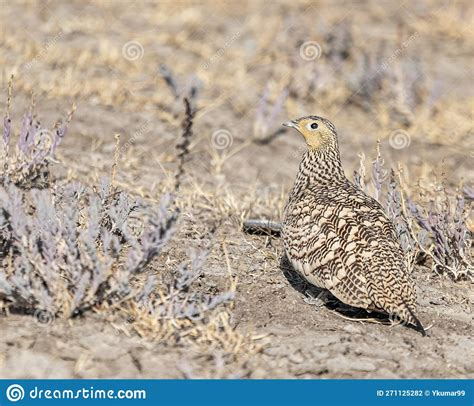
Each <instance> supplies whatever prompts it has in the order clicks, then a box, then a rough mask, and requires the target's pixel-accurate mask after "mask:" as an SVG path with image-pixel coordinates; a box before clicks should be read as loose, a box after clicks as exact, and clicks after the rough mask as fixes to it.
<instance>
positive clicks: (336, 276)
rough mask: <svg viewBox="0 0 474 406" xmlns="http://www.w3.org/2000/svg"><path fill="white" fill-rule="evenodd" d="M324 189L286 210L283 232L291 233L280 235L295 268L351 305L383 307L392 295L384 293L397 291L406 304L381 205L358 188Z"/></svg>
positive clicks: (397, 253)
mask: <svg viewBox="0 0 474 406" xmlns="http://www.w3.org/2000/svg"><path fill="white" fill-rule="evenodd" d="M328 193H330V191H329V192H328V191H323V190H321V191H318V193H315V194H314V195H312V196H309V197H308V198H306V199H304V198H303V199H300V200H299V201H297V202H296V203H294V204H293V205H290V206H289V207H288V209H287V214H286V219H285V224H284V229H283V234H284V236H285V235H288V236H291V238H284V239H285V245H287V246H285V248H286V250H287V255H288V257H289V258H290V260H291V261H292V263H293V265H294V266H295V268H296V269H297V270H298V271H299V272H300V273H302V274H303V275H304V276H305V278H306V279H307V280H308V281H309V282H311V283H314V284H315V285H317V286H320V287H323V288H326V289H328V290H329V291H330V292H331V293H333V294H334V295H335V296H336V297H337V298H338V299H340V300H341V301H343V302H344V303H347V304H349V305H352V306H356V307H361V308H369V307H370V308H372V307H375V308H380V309H384V310H389V309H388V308H387V307H389V306H388V304H387V303H388V302H390V301H391V300H395V298H392V297H387V295H389V296H392V295H398V294H400V295H403V296H405V297H406V298H407V300H408V301H409V302H410V303H411V302H412V300H414V295H413V292H409V289H408V291H406V292H402V291H401V290H403V289H401V286H399V285H400V284H399V283H398V280H399V281H400V282H401V284H402V285H405V286H408V287H409V286H410V283H409V281H408V280H407V275H406V270H405V267H404V264H403V254H402V252H401V249H400V245H399V243H398V241H397V238H396V233H395V230H394V227H393V225H392V223H391V222H390V220H389V219H388V218H387V216H386V215H385V213H384V211H383V209H382V207H381V206H380V205H379V204H378V203H377V202H376V201H375V200H373V199H371V198H369V197H368V196H366V195H365V194H363V193H362V192H361V193H360V194H359V193H357V191H354V190H350V191H349V190H348V191H346V192H341V191H338V195H337V196H335V195H332V196H331V195H330V196H328ZM287 241H288V242H287ZM405 282H406V283H405ZM404 289H405V288H404ZM387 292H393V294H392V293H387ZM399 300H400V299H399V298H396V301H399Z"/></svg>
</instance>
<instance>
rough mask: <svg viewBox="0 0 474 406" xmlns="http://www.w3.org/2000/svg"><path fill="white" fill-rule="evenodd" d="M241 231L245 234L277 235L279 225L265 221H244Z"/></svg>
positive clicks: (279, 228)
mask: <svg viewBox="0 0 474 406" xmlns="http://www.w3.org/2000/svg"><path fill="white" fill-rule="evenodd" d="M243 229H244V231H245V232H247V233H254V234H275V235H279V234H280V233H281V223H278V222H276V221H271V220H265V219H262V220H260V219H248V220H245V221H244V226H243Z"/></svg>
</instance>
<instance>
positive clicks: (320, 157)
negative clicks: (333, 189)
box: [295, 147, 347, 188]
mask: <svg viewBox="0 0 474 406" xmlns="http://www.w3.org/2000/svg"><path fill="white" fill-rule="evenodd" d="M346 181H347V178H346V176H345V175H344V170H343V169H342V164H341V158H340V156H339V150H338V149H337V147H336V148H331V147H323V148H320V149H317V150H316V149H312V148H309V149H308V150H307V151H306V152H305V153H304V155H303V159H302V160H301V163H300V168H299V171H298V176H297V177H296V184H295V186H297V187H300V188H306V187H309V186H324V185H334V184H338V183H345V182H346Z"/></svg>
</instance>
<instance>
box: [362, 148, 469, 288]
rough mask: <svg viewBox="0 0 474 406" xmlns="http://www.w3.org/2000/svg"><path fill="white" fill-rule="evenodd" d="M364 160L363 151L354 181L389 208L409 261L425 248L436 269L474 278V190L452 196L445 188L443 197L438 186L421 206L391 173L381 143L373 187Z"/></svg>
mask: <svg viewBox="0 0 474 406" xmlns="http://www.w3.org/2000/svg"><path fill="white" fill-rule="evenodd" d="M364 160H365V157H364V156H363V155H361V159H360V167H359V169H358V170H357V171H355V172H354V182H355V184H356V185H357V186H358V187H360V188H361V189H362V190H364V191H365V192H367V193H369V194H370V195H372V197H374V198H375V199H376V200H378V201H379V202H380V203H381V204H382V206H383V207H384V208H385V210H386V212H387V214H388V216H389V218H390V219H391V220H392V222H393V224H394V225H395V229H396V232H397V236H398V239H399V241H400V244H401V246H402V249H403V251H404V253H405V256H406V259H407V263H408V265H409V266H413V264H414V262H415V261H416V260H417V259H418V254H419V253H420V252H421V253H423V254H425V256H426V257H428V258H430V259H431V260H432V264H433V269H434V270H436V271H441V272H446V273H448V274H449V275H450V276H451V277H453V278H454V279H460V278H464V277H467V278H470V279H473V278H474V269H473V263H472V254H471V246H472V235H471V233H470V232H469V230H468V227H467V221H468V216H469V213H470V210H471V205H472V199H470V196H472V191H471V190H470V189H469V188H468V187H465V188H464V190H463V194H464V195H463V194H457V195H455V196H450V195H449V194H448V192H447V191H446V190H445V189H444V188H441V189H440V190H439V191H441V192H442V194H441V197H440V194H439V193H438V192H439V191H438V190H431V191H426V192H427V193H426V194H427V195H428V196H429V197H430V199H429V201H428V202H426V203H425V204H424V205H423V206H421V205H420V204H417V203H415V202H414V201H413V200H411V199H410V198H408V197H406V196H405V193H404V191H403V188H402V186H401V183H400V179H399V177H398V176H397V175H396V173H395V171H394V170H393V169H391V170H390V174H389V176H387V173H386V171H385V170H384V169H383V165H384V160H383V158H382V156H381V153H380V148H379V146H378V147H377V156H376V158H375V159H374V160H373V161H372V171H371V180H372V188H369V187H368V186H367V183H366V172H365V165H364Z"/></svg>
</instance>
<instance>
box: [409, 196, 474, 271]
mask: <svg viewBox="0 0 474 406" xmlns="http://www.w3.org/2000/svg"><path fill="white" fill-rule="evenodd" d="M471 205H472V202H466V199H465V198H464V196H463V195H462V194H460V193H458V194H456V195H455V196H450V195H449V194H448V192H447V191H446V190H445V189H444V188H443V190H442V196H441V198H438V197H437V196H436V195H434V196H432V197H431V198H430V201H429V202H428V204H427V206H426V207H422V206H420V205H419V204H416V203H415V202H413V201H408V207H409V210H410V214H411V215H412V216H413V218H414V219H415V220H416V222H417V224H418V225H419V227H420V228H421V229H422V230H424V231H425V232H426V233H427V235H428V236H429V237H430V238H429V239H428V240H427V241H426V242H420V244H419V245H420V249H421V250H422V251H423V252H424V253H426V254H427V255H428V256H429V258H431V260H432V267H433V269H434V270H436V271H438V272H442V273H447V274H449V275H450V276H451V277H452V278H454V279H455V280H457V279H463V278H468V279H470V280H474V264H473V258H472V252H471V248H472V235H471V233H470V231H469V230H468V227H467V219H468V217H469V214H470V212H471Z"/></svg>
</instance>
